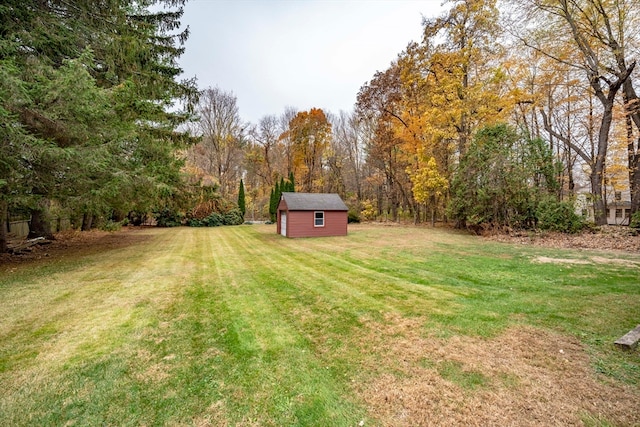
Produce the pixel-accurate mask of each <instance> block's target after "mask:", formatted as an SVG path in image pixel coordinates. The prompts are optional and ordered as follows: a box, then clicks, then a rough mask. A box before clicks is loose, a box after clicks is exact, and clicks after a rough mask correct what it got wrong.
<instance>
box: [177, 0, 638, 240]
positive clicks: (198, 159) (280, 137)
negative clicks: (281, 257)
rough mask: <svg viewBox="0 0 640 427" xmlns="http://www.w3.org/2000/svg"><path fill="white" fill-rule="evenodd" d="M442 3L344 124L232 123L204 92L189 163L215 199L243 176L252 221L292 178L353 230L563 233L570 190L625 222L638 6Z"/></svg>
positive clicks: (490, 0)
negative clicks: (407, 225) (364, 223)
mask: <svg viewBox="0 0 640 427" xmlns="http://www.w3.org/2000/svg"><path fill="white" fill-rule="evenodd" d="M445 4H446V5H448V6H449V9H448V11H446V12H445V13H443V14H442V15H441V16H439V17H436V18H429V19H424V21H423V37H422V40H421V41H419V42H411V43H409V44H408V45H407V47H406V49H405V50H404V51H403V52H400V53H399V54H398V57H397V58H396V59H395V60H394V61H392V62H391V64H390V65H389V67H388V68H387V69H386V70H382V71H378V72H376V73H375V74H374V75H373V76H372V78H371V80H370V81H368V82H366V83H365V84H364V85H363V86H362V87H361V88H360V91H359V92H358V94H357V102H356V104H355V108H354V110H353V111H351V112H340V113H339V114H337V115H334V114H332V113H330V112H325V111H322V110H320V109H316V108H312V109H310V110H309V111H297V110H295V109H293V108H287V109H285V111H284V112H283V113H282V114H281V115H280V116H277V115H267V116H264V117H263V118H262V119H260V121H259V122H258V123H257V124H251V123H249V124H245V123H242V122H241V120H240V118H239V115H238V112H237V106H236V103H235V101H236V99H235V97H234V95H233V94H232V93H230V92H225V91H224V90H222V89H220V88H217V87H216V88H208V89H206V90H204V92H203V96H202V97H201V100H200V103H199V104H198V106H197V113H198V116H199V117H200V121H199V122H198V123H196V124H194V127H193V132H194V134H195V135H199V136H201V137H202V138H203V140H202V142H201V143H200V144H198V145H196V146H195V147H193V148H192V149H190V150H189V151H188V154H187V157H188V163H189V164H190V165H191V167H192V168H193V170H194V171H196V173H197V174H199V175H200V176H202V177H208V179H211V181H212V182H215V183H216V185H219V189H220V192H221V194H222V195H223V196H227V197H232V194H229V192H230V191H231V192H232V190H233V188H235V187H234V185H236V184H234V183H237V182H238V180H239V179H240V178H241V177H243V178H244V180H245V181H244V182H245V185H246V190H247V195H248V199H247V200H248V202H247V206H248V208H247V211H248V212H249V214H251V215H257V216H259V217H267V216H268V213H269V212H268V209H269V205H270V202H269V197H270V191H271V190H272V189H273V188H274V185H275V184H276V183H278V182H279V180H280V179H282V178H286V177H287V176H288V175H289V174H291V173H292V174H293V175H294V176H295V182H296V183H297V186H298V189H299V191H311V192H337V193H339V194H341V195H342V196H343V197H344V198H345V200H346V201H347V203H348V205H349V206H350V207H351V209H352V210H353V211H354V213H355V214H357V215H359V216H361V217H363V219H374V218H388V219H392V220H398V219H399V218H408V219H412V220H414V221H416V222H420V221H431V222H435V221H437V220H447V221H455V222H456V223H457V224H458V225H459V226H467V227H504V226H507V227H539V226H549V227H554V226H558V227H560V228H561V229H564V230H575V229H576V228H577V227H579V224H580V223H581V219H580V218H579V217H578V216H577V215H575V213H574V211H575V207H574V205H575V203H574V202H575V199H576V197H577V195H578V193H580V192H582V193H584V194H586V195H587V200H588V203H589V205H590V207H591V209H592V211H593V220H594V222H595V223H596V224H598V225H602V224H606V222H607V218H606V215H607V214H606V211H605V207H606V206H607V204H608V203H612V202H614V201H615V197H616V193H618V194H619V193H620V192H625V191H626V192H628V194H629V195H630V196H629V197H630V200H631V208H630V212H629V213H630V214H634V213H636V212H637V211H638V207H639V205H640V171H639V170H638V161H639V159H640V157H639V151H638V150H639V149H640V146H639V144H640V101H639V100H638V95H637V94H636V92H635V87H634V84H635V83H637V80H638V77H639V71H638V69H637V66H636V58H637V56H638V53H639V49H640V35H639V33H638V32H637V30H636V29H637V28H638V27H639V26H638V25H639V24H640V9H639V8H638V7H637V5H636V4H635V3H634V2H633V1H625V0H552V1H547V0H544V1H542V0H523V1H515V0H513V1H505V2H502V3H500V4H498V2H497V1H495V0H452V1H448V2H446V3H445ZM222 112H224V113H222ZM560 223H562V224H563V225H561V226H559V225H558V224H560Z"/></svg>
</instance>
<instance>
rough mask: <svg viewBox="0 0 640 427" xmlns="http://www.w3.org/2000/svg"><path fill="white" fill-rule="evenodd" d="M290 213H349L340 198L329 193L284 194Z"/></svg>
mask: <svg viewBox="0 0 640 427" xmlns="http://www.w3.org/2000/svg"><path fill="white" fill-rule="evenodd" d="M282 198H283V199H284V201H285V203H286V204H287V208H288V209H289V210H290V211H348V210H349V208H347V205H345V204H344V202H343V201H342V199H341V198H340V196H338V195H337V194H328V193H282Z"/></svg>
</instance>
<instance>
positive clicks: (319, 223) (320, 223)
mask: <svg viewBox="0 0 640 427" xmlns="http://www.w3.org/2000/svg"><path fill="white" fill-rule="evenodd" d="M313 226H314V227H324V211H316V212H314V215H313Z"/></svg>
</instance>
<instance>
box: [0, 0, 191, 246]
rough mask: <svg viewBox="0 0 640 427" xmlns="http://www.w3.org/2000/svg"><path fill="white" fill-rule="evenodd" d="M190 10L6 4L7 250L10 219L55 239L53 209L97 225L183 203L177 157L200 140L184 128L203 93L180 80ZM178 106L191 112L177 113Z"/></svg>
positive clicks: (153, 0)
mask: <svg viewBox="0 0 640 427" xmlns="http://www.w3.org/2000/svg"><path fill="white" fill-rule="evenodd" d="M183 5H184V1H180V0H144V1H128V0H118V1H108V2H104V1H93V0H74V1H67V0H50V1H30V0H27V1H22V0H20V1H17V0H7V1H3V2H2V4H0V153H1V155H0V252H2V251H6V249H7V218H8V216H9V213H13V214H15V213H23V214H25V215H28V216H29V217H30V218H31V223H30V229H31V234H32V235H33V236H51V229H50V223H51V214H52V212H59V213H61V214H63V215H65V216H67V217H71V218H72V220H73V221H74V222H75V223H76V224H77V225H78V226H81V227H82V228H83V229H89V228H91V227H92V224H93V223H94V220H95V219H96V218H105V217H106V218H109V219H113V220H115V221H118V220H121V219H122V218H124V217H125V216H126V215H127V214H128V213H129V212H131V211H138V212H150V211H153V210H158V209H161V208H162V207H163V205H170V204H172V203H175V197H176V194H177V192H178V191H181V190H179V189H181V188H183V185H184V182H183V181H184V180H183V176H182V172H181V168H182V165H183V162H182V161H181V160H180V159H179V158H178V157H176V154H175V153H176V150H177V149H179V148H183V147H185V146H186V145H185V144H186V143H188V142H189V141H190V140H191V137H190V136H189V135H188V134H186V133H184V132H177V131H176V127H177V126H178V125H179V124H180V123H182V122H184V121H186V120H187V119H188V118H189V111H188V109H189V106H190V105H193V104H194V102H195V101H196V100H197V95H198V91H197V88H196V86H195V81H194V80H189V79H186V80H183V81H178V79H177V76H179V75H180V73H181V72H182V70H181V69H180V68H179V67H178V65H177V62H176V60H177V58H178V57H179V56H180V55H181V54H182V52H183V51H184V42H185V41H186V38H187V36H188V29H186V30H184V29H180V21H179V19H180V17H181V16H182V12H183V9H182V7H183ZM152 6H153V8H152ZM152 10H153V11H152ZM177 100H181V101H182V102H183V105H185V106H186V108H185V111H177V110H175V109H174V110H172V111H173V112H170V111H171V110H170V107H172V106H173V105H174V103H175V102H176V101H177Z"/></svg>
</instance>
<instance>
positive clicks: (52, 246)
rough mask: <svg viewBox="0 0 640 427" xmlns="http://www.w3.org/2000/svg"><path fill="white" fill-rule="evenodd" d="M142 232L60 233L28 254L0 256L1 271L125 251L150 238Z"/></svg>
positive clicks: (133, 228)
mask: <svg viewBox="0 0 640 427" xmlns="http://www.w3.org/2000/svg"><path fill="white" fill-rule="evenodd" d="M143 230H144V228H140V227H123V228H122V229H120V230H118V231H101V230H91V231H77V230H68V231H63V232H60V233H57V234H56V235H55V239H54V240H52V241H50V242H48V243H47V244H46V245H34V246H31V247H30V248H29V251H28V252H24V253H21V254H16V255H12V254H0V267H1V266H3V265H15V264H24V263H32V262H39V261H43V260H46V261H51V260H58V259H62V258H66V259H69V258H74V257H79V256H83V255H88V254H94V253H99V252H102V251H105V250H111V249H117V248H122V247H126V246H129V245H132V244H135V243H139V242H141V241H144V240H146V239H147V238H148V237H149V236H148V235H146V234H144V233H142V231H143Z"/></svg>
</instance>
